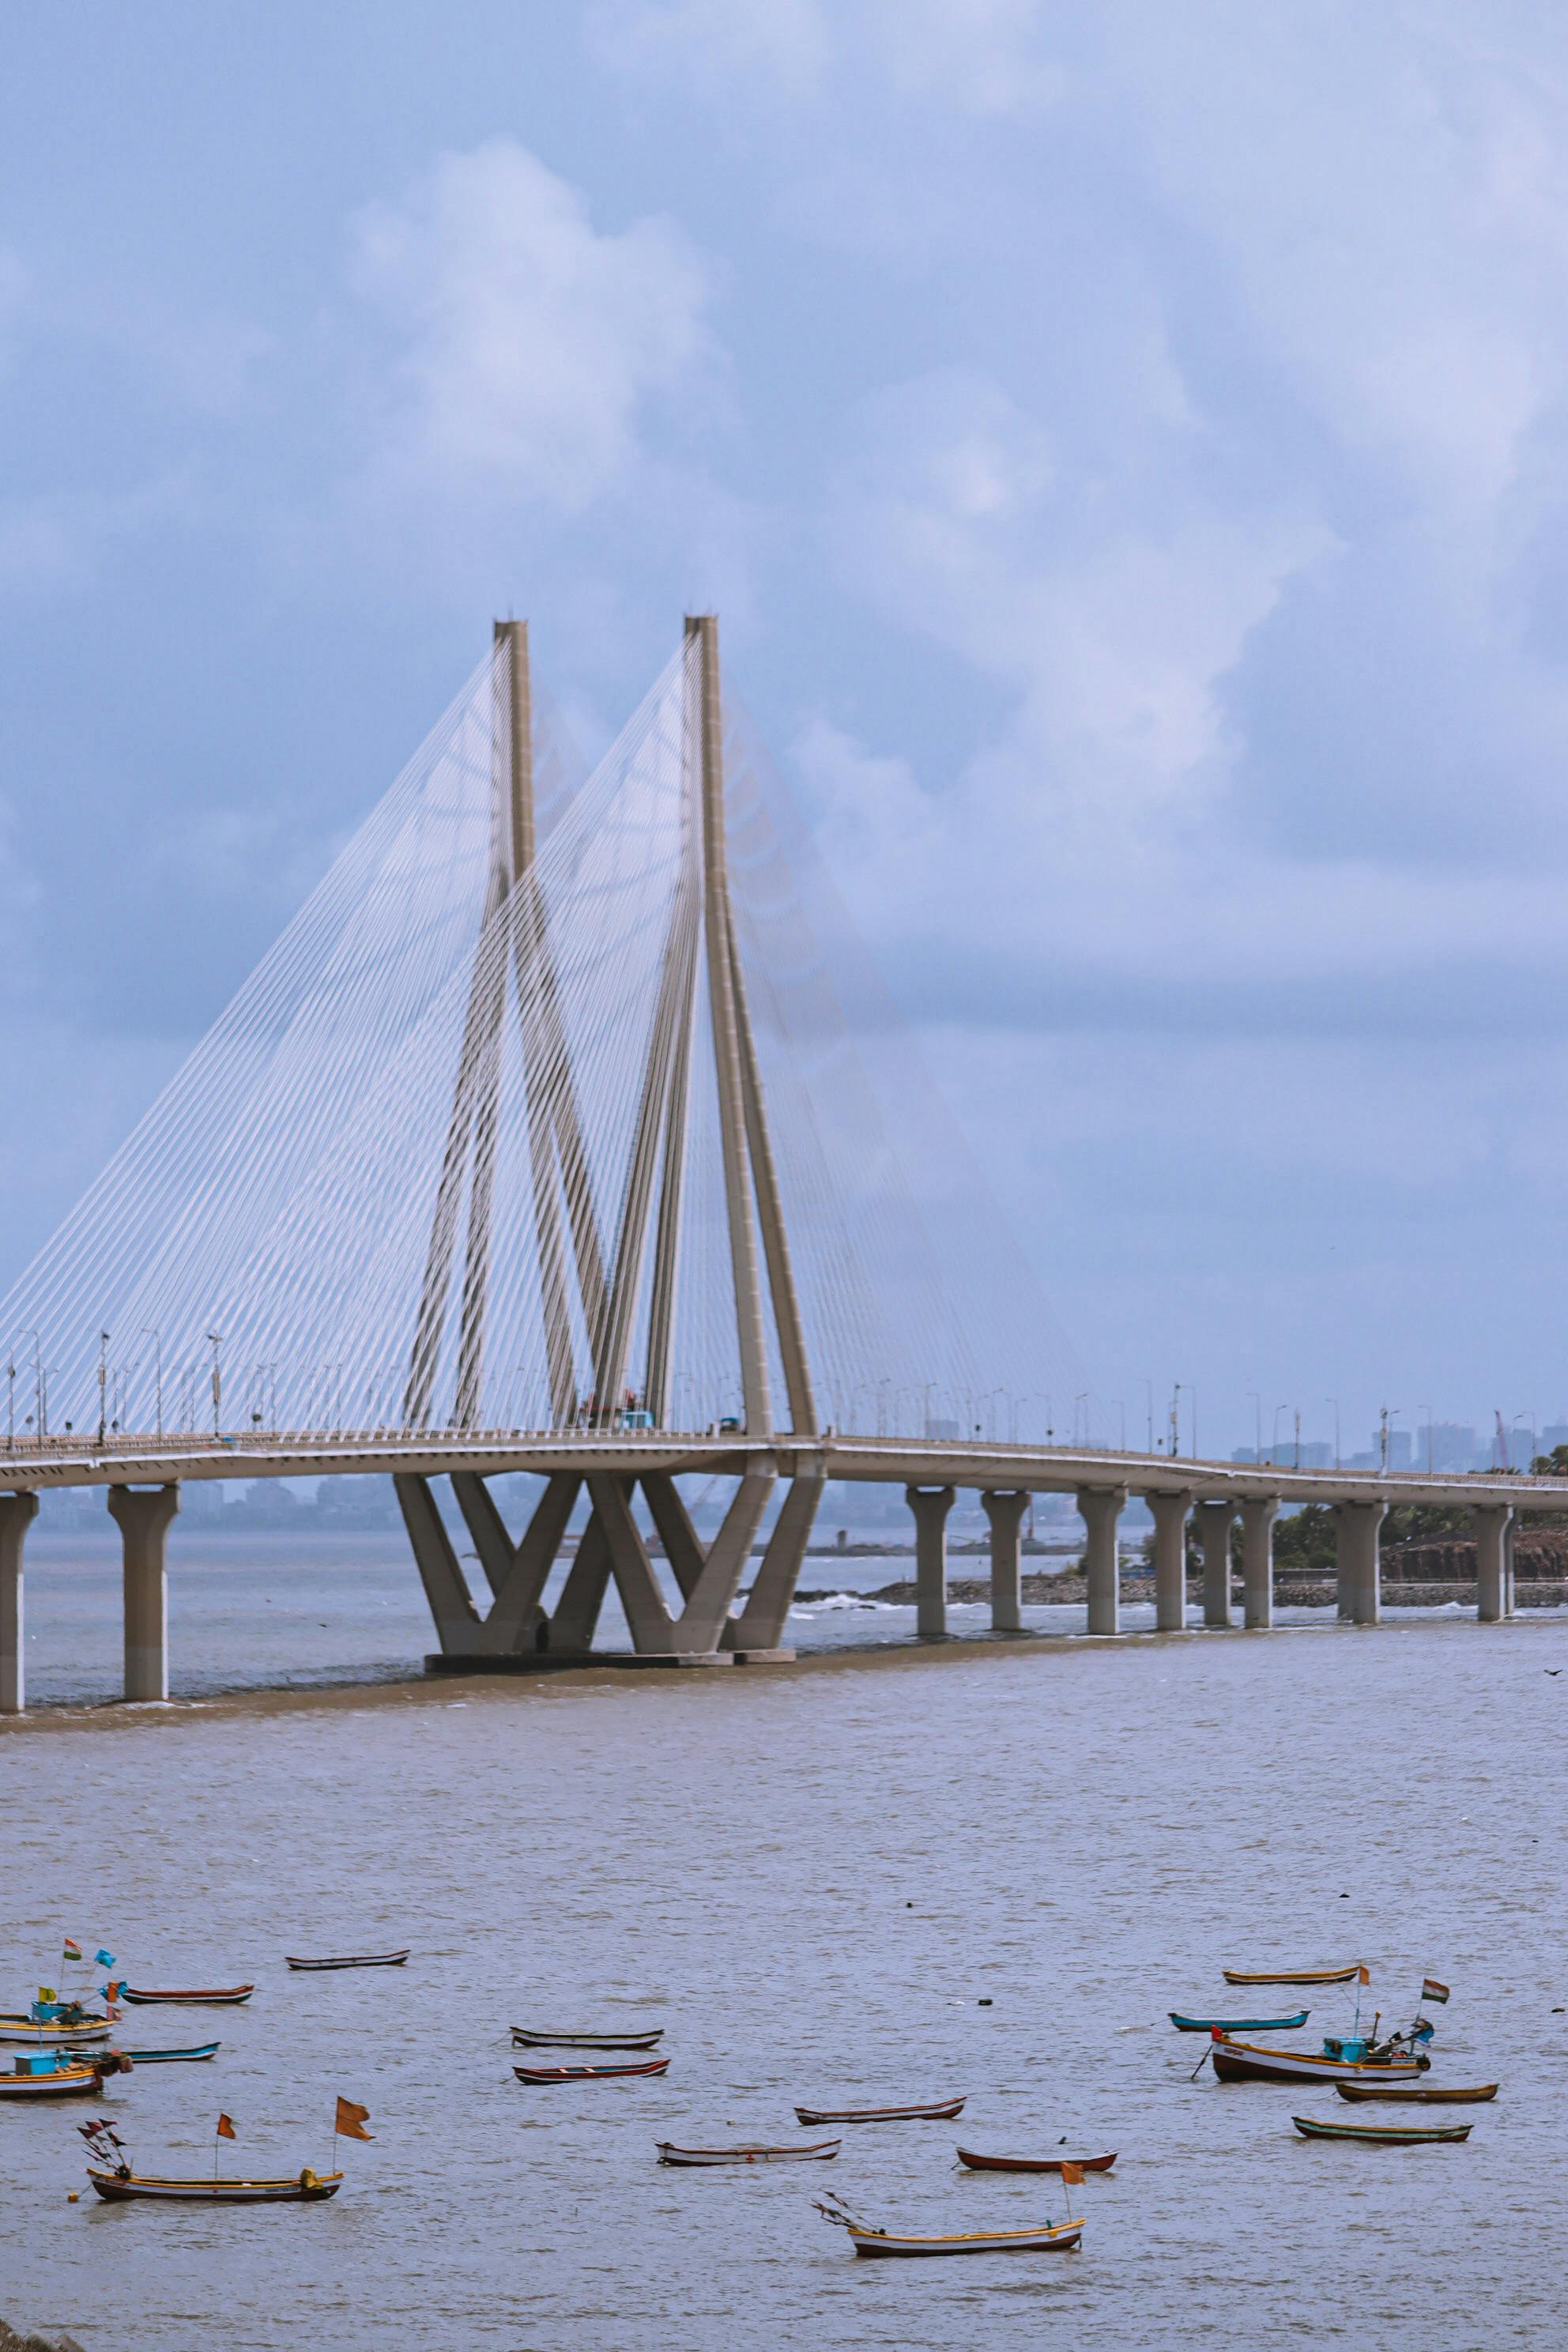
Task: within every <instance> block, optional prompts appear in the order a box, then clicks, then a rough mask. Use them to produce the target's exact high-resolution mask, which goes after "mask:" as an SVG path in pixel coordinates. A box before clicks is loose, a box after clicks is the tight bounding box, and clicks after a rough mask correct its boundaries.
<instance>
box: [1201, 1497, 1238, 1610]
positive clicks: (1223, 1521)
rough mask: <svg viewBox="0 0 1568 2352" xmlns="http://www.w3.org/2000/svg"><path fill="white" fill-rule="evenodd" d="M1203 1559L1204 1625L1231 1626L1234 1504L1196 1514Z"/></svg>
mask: <svg viewBox="0 0 1568 2352" xmlns="http://www.w3.org/2000/svg"><path fill="white" fill-rule="evenodd" d="M1193 1517H1194V1521H1195V1522H1196V1525H1197V1531H1198V1548H1199V1549H1200V1550H1201V1551H1202V1553H1203V1556H1204V1623H1205V1625H1228V1624H1229V1623H1230V1530H1231V1528H1232V1526H1233V1525H1234V1523H1235V1519H1236V1505H1235V1504H1234V1503H1200V1504H1199V1505H1198V1507H1197V1508H1196V1510H1195V1511H1194V1513H1193Z"/></svg>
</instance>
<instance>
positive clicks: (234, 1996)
mask: <svg viewBox="0 0 1568 2352" xmlns="http://www.w3.org/2000/svg"><path fill="white" fill-rule="evenodd" d="M255 1990H256V1987H255V1986H254V1985H253V1984H247V1985H228V1986H225V1987H222V1988H219V1989H216V1990H215V1989H214V1988H213V1987H212V1986H210V1985H209V1986H208V1987H207V1988H206V1989H205V1990H204V1991H199V1992H195V1991H180V1992H147V1991H144V1990H138V1991H133V1990H132V1988H131V1986H130V1985H121V1988H120V1999H121V2000H133V2001H135V2002H136V2004H137V2006H138V2007H139V2008H142V2009H145V2008H147V2007H148V2006H149V2005H152V2004H155V2003H157V2002H160V2001H162V2002H164V2003H171V2002H180V2001H184V2002H186V2003H188V2004H190V2005H192V2006H193V2007H194V2006H196V2005H200V2006H203V2007H205V2008H213V2009H216V2008H223V2009H234V2008H236V2007H237V2005H238V2004H239V2002H241V2001H242V2000H249V1999H250V1996H251V1994H252V1993H253V1992H254V1991H255Z"/></svg>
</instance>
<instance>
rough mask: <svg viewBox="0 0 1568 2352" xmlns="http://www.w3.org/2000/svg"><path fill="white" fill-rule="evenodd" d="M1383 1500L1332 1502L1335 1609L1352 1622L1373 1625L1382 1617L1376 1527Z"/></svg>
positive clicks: (1384, 1509) (1380, 1520)
mask: <svg viewBox="0 0 1568 2352" xmlns="http://www.w3.org/2000/svg"><path fill="white" fill-rule="evenodd" d="M1387 1510H1388V1505H1387V1504H1386V1503H1336V1504H1335V1505H1334V1507H1333V1511H1334V1525H1335V1533H1336V1548H1337V1550H1338V1554H1339V1613H1340V1616H1341V1618H1342V1620H1343V1621H1344V1622H1347V1623H1349V1624H1352V1625H1376V1624H1378V1623H1380V1622H1382V1617H1383V1589H1382V1559H1381V1556H1380V1551H1379V1539H1378V1530H1379V1529H1380V1528H1381V1527H1382V1525H1383V1522H1384V1517H1385V1516H1386V1514H1387Z"/></svg>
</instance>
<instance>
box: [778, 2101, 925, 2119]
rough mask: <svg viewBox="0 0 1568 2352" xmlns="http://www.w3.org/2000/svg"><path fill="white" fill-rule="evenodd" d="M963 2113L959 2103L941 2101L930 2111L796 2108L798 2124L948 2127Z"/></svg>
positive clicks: (907, 2108)
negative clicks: (912, 2124) (954, 2118)
mask: <svg viewBox="0 0 1568 2352" xmlns="http://www.w3.org/2000/svg"><path fill="white" fill-rule="evenodd" d="M962 2114H963V2100H962V2099H944V2100H942V2102H941V2103H940V2104H939V2105H936V2106H931V2107H796V2109H795V2121H796V2123H801V2124H905V2123H932V2124H944V2123H951V2122H952V2119H953V2117H954V2116H961V2115H962Z"/></svg>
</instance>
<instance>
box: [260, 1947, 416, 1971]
mask: <svg viewBox="0 0 1568 2352" xmlns="http://www.w3.org/2000/svg"><path fill="white" fill-rule="evenodd" d="M283 1957H284V1959H285V1960H286V1961H287V1962H288V1965H289V1967H290V1968H291V1969H400V1968H402V1966H403V1964H404V1962H405V1960H406V1959H407V1958H408V1950H407V1947H406V1946H405V1948H404V1949H403V1950H402V1951H401V1952H349V1953H345V1954H342V1955H341V1956H339V1957H338V1958H334V1959H330V1960H297V1959H296V1958H294V1956H293V1954H292V1953H291V1952H285V1953H284V1955H283Z"/></svg>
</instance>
